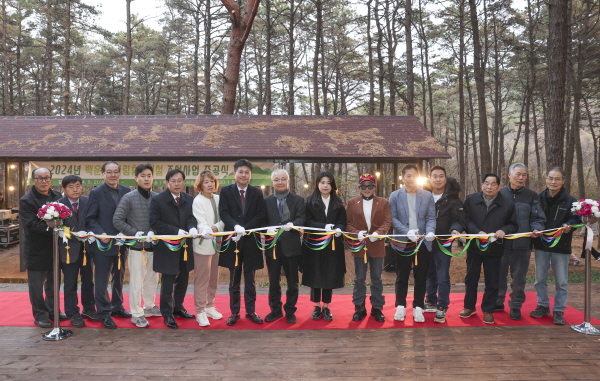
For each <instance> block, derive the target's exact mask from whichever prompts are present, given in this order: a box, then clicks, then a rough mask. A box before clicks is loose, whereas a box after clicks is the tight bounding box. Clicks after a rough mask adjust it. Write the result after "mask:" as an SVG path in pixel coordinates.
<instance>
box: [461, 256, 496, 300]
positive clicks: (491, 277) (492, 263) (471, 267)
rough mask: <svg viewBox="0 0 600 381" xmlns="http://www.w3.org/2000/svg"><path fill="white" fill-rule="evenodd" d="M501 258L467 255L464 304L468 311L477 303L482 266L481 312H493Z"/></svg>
mask: <svg viewBox="0 0 600 381" xmlns="http://www.w3.org/2000/svg"><path fill="white" fill-rule="evenodd" d="M501 263H502V257H501V256H500V257H490V256H488V255H479V254H473V253H467V275H466V276H465V304H464V307H465V308H468V309H470V310H474V309H475V304H476V303H477V286H478V283H479V277H480V275H481V265H483V276H484V277H485V291H484V293H483V300H482V301H481V310H482V311H483V312H494V308H495V307H496V299H498V283H499V282H500V265H501Z"/></svg>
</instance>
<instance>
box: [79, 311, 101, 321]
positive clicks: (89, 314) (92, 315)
mask: <svg viewBox="0 0 600 381" xmlns="http://www.w3.org/2000/svg"><path fill="white" fill-rule="evenodd" d="M81 317H82V318H84V319H90V320H91V321H100V320H102V319H100V317H99V316H98V313H97V312H96V311H94V310H89V311H83V312H82V313H81Z"/></svg>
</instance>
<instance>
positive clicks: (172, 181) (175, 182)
mask: <svg viewBox="0 0 600 381" xmlns="http://www.w3.org/2000/svg"><path fill="white" fill-rule="evenodd" d="M183 182H184V180H169V184H181V183H183Z"/></svg>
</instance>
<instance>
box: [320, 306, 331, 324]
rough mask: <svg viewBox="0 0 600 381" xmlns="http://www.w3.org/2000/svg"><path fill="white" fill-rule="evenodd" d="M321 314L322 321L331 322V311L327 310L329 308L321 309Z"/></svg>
mask: <svg viewBox="0 0 600 381" xmlns="http://www.w3.org/2000/svg"><path fill="white" fill-rule="evenodd" d="M321 313H322V314H323V319H324V320H325V321H332V320H333V315H332V314H331V311H330V310H329V307H323V312H321Z"/></svg>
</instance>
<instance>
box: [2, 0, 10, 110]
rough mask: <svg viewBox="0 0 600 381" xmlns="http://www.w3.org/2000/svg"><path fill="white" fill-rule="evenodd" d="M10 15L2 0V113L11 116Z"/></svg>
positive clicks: (4, 0)
mask: <svg viewBox="0 0 600 381" xmlns="http://www.w3.org/2000/svg"><path fill="white" fill-rule="evenodd" d="M7 17H8V12H7V10H6V0H2V45H3V51H4V54H3V55H2V69H3V70H2V115H6V116H11V115H12V109H13V106H12V104H11V102H10V92H9V88H8V86H9V85H8V83H9V81H8V77H9V73H10V70H9V67H8V56H9V47H8V29H7V26H6V25H7V22H6V19H7Z"/></svg>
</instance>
